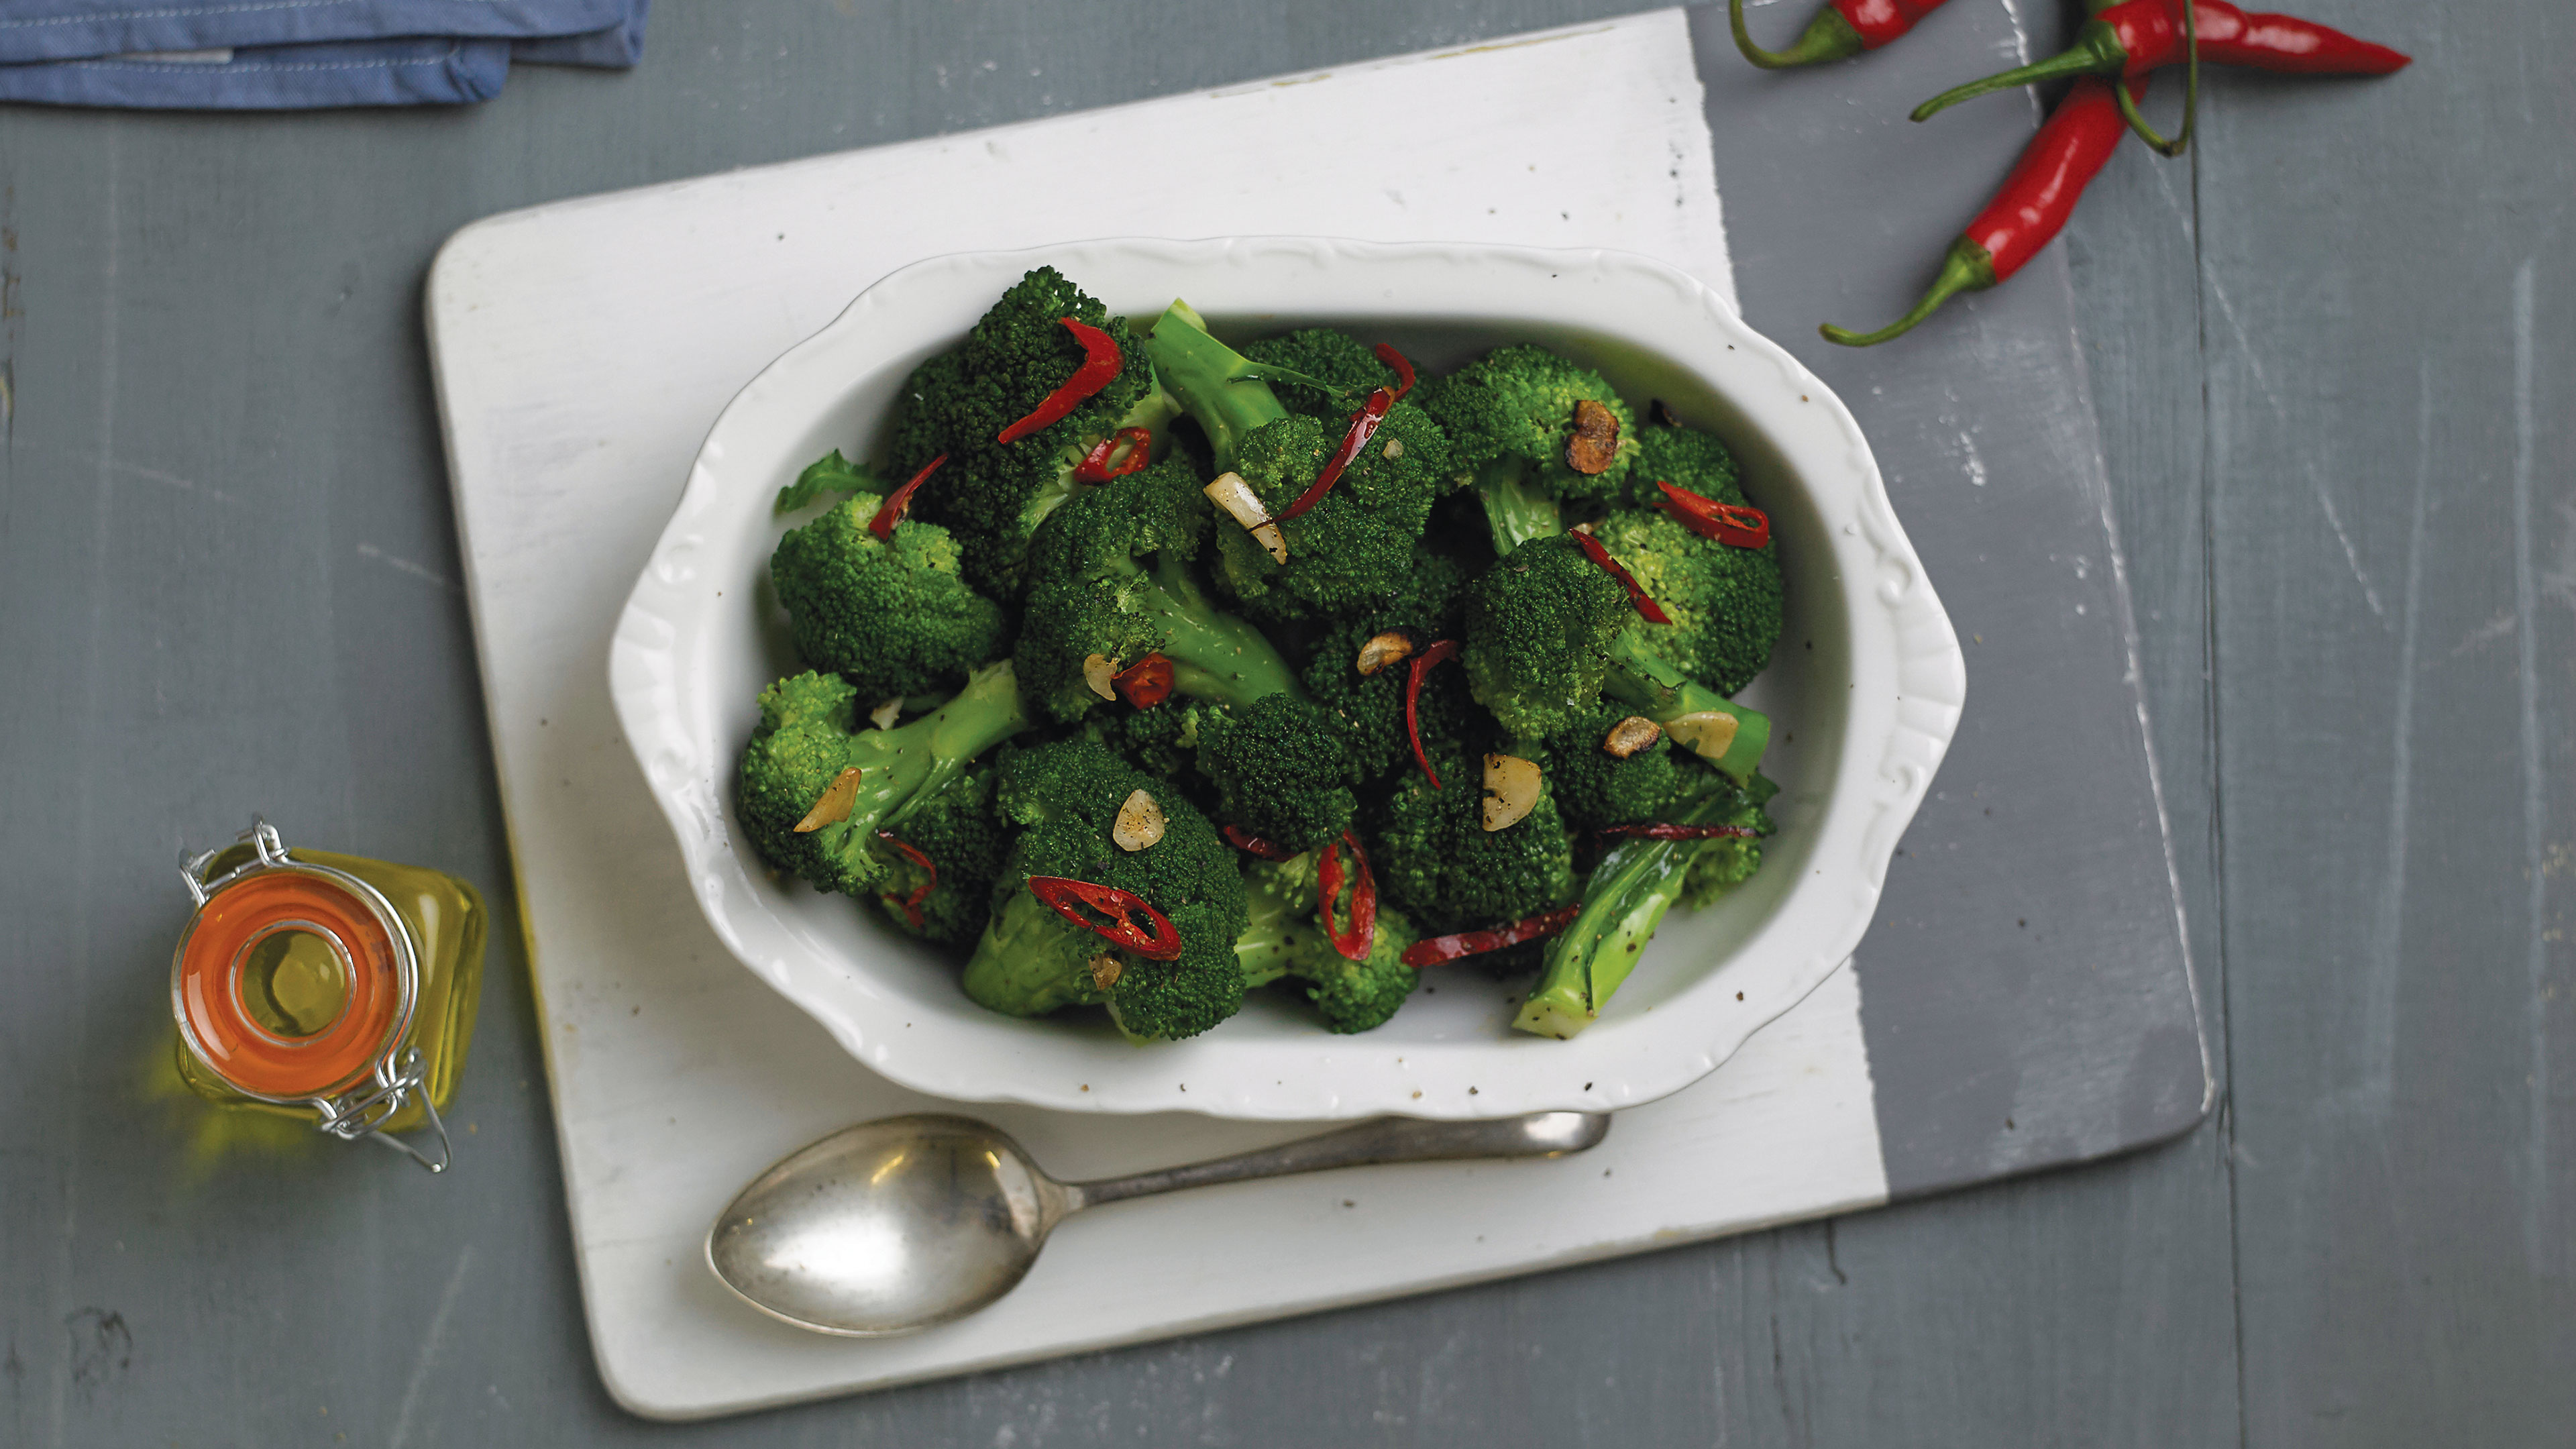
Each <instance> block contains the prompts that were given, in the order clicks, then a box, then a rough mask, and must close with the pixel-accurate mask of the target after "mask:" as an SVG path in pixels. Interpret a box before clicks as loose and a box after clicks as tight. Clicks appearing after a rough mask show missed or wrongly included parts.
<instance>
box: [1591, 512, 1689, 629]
mask: <svg viewBox="0 0 2576 1449" xmlns="http://www.w3.org/2000/svg"><path fill="white" fill-rule="evenodd" d="M1574 541H1575V543H1576V544H1577V545H1578V546H1580V547H1581V548H1582V550H1583V555H1584V557H1586V558H1588V559H1590V560H1592V561H1593V562H1594V563H1597V564H1599V565H1601V568H1602V571H1603V572H1605V573H1607V574H1609V575H1610V577H1612V578H1614V579H1617V580H1618V581H1619V587H1621V588H1623V589H1626V590H1627V591H1628V602H1629V603H1632V604H1634V605H1636V606H1637V612H1638V613H1640V614H1643V615H1645V616H1646V622H1647V623H1649V624H1669V623H1671V622H1672V621H1673V616H1672V615H1670V614H1667V613H1665V612H1664V606H1663V605H1661V604H1658V603H1656V602H1655V601H1654V600H1652V599H1650V598H1647V597H1646V591H1645V590H1644V589H1641V588H1639V587H1637V579H1636V576H1635V575H1634V574H1631V573H1629V572H1628V571H1627V570H1626V569H1624V568H1621V567H1620V566H1619V561H1618V560H1617V559H1615V558H1612V557H1611V556H1610V550H1609V549H1607V548H1604V547H1602V544H1601V540H1599V539H1597V538H1594V537H1593V536H1592V535H1591V534H1588V533H1585V532H1583V531H1582V530H1580V529H1577V530H1576V531H1575V533H1574Z"/></svg>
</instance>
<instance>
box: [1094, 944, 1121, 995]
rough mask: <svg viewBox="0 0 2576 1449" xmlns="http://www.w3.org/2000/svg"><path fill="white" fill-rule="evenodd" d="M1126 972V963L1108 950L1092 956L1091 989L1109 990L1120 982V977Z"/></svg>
mask: <svg viewBox="0 0 2576 1449" xmlns="http://www.w3.org/2000/svg"><path fill="white" fill-rule="evenodd" d="M1126 974H1127V965H1126V963H1125V962H1123V961H1120V960H1119V959H1118V958H1117V957H1115V956H1112V955H1110V954H1109V953H1108V952H1106V951H1103V952H1101V953H1100V954H1099V955H1097V956H1094V957H1092V958H1091V989H1092V990H1094V991H1106V990H1108V989H1109V988H1110V987H1112V986H1115V985H1117V984H1118V978H1119V977H1121V976H1124V975H1126Z"/></svg>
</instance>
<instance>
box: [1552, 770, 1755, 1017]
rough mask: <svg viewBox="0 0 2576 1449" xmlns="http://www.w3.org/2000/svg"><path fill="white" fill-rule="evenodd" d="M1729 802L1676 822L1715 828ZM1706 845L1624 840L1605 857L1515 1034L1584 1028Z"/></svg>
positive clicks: (1632, 964) (1697, 809)
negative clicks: (1713, 826)
mask: <svg viewBox="0 0 2576 1449" xmlns="http://www.w3.org/2000/svg"><path fill="white" fill-rule="evenodd" d="M1733 803H1734V802H1733V801H1732V800H1730V799H1729V798H1727V797H1726V795H1725V794H1724V793H1723V792H1720V793H1719V794H1717V795H1713V796H1710V797H1708V798H1706V799H1703V800H1701V801H1699V802H1698V803H1696V804H1694V805H1692V806H1691V808H1690V809H1688V810H1686V811H1684V812H1682V817H1681V819H1680V820H1679V821H1677V822H1675V823H1676V824H1682V825H1709V824H1715V823H1718V820H1719V817H1721V816H1723V815H1725V814H1726V813H1727V811H1728V810H1730V809H1731V808H1733ZM1708 846H1709V842H1708V841H1705V840H1645V839H1629V840H1622V841H1621V842H1620V843H1619V844H1618V845H1616V846H1613V847H1612V848H1611V849H1610V850H1609V852H1608V853H1606V854H1604V855H1603V856H1602V857H1601V863H1600V864H1599V865H1596V866H1594V867H1593V868H1592V879H1591V880H1589V881H1587V882H1586V883H1585V885H1584V890H1583V909H1582V910H1581V911H1580V912H1579V913H1577V914H1576V916H1575V918H1574V923H1573V924H1572V925H1569V926H1567V927H1566V928H1565V930H1564V931H1563V932H1562V933H1561V934H1559V935H1558V936H1557V937H1556V939H1555V940H1553V941H1550V942H1549V943H1548V948H1547V960H1546V964H1544V965H1543V966H1541V967H1540V968H1539V975H1538V982H1537V984H1536V985H1533V986H1532V987H1530V991H1529V995H1528V996H1527V997H1525V998H1523V1000H1522V1002H1521V1009H1520V1014H1519V1015H1518V1016H1515V1017H1514V1018H1512V1026H1513V1027H1514V1029H1516V1030H1519V1031H1526V1032H1530V1033H1532V1034H1534V1035H1537V1036H1552V1037H1555V1038H1557V1039H1558V1040H1560V1041H1562V1040H1565V1039H1567V1038H1570V1037H1572V1036H1573V1035H1574V1034H1575V1033H1577V1032H1579V1031H1581V1030H1583V1029H1584V1028H1585V1027H1587V1026H1590V1025H1591V1024H1592V1023H1593V1021H1594V1020H1595V1019H1597V1018H1598V1017H1599V1016H1600V1015H1601V1008H1602V1006H1603V1005H1604V1004H1606V1003H1607V1002H1608V1001H1609V1000H1610V996H1611V993H1613V992H1615V991H1617V990H1618V989H1619V985H1620V983H1621V982H1624V981H1626V980H1627V979H1628V973H1629V972H1630V971H1633V970H1635V969H1636V965H1637V958H1638V957H1640V956H1642V955H1644V954H1645V951H1646V943H1647V942H1648V941H1651V940H1653V939H1654V938H1655V930H1656V928H1657V927H1659V926H1661V925H1662V924H1663V922H1664V914H1665V912H1667V911H1670V910H1671V909H1672V908H1673V903H1674V902H1675V901H1678V900H1680V899H1681V896H1682V888H1683V886H1684V885H1685V884H1686V883H1687V882H1688V878H1689V875H1690V866H1691V861H1692V860H1693V859H1694V858H1695V857H1696V856H1697V855H1698V854H1699V852H1701V851H1703V850H1705V849H1707V848H1708Z"/></svg>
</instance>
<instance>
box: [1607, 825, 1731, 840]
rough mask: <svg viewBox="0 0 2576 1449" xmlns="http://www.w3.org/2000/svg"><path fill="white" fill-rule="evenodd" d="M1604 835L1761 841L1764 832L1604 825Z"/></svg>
mask: <svg viewBox="0 0 2576 1449" xmlns="http://www.w3.org/2000/svg"><path fill="white" fill-rule="evenodd" d="M1601 833H1602V834H1604V835H1629V836H1634V837H1636V838H1637V839H1640V840H1759V839H1761V838H1762V832H1761V831H1759V830H1756V829H1754V828H1753V827H1752V826H1750V825H1604V826H1602V827H1601Z"/></svg>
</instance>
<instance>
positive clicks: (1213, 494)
mask: <svg viewBox="0 0 2576 1449" xmlns="http://www.w3.org/2000/svg"><path fill="white" fill-rule="evenodd" d="M1201 491H1202V492H1204V493H1206V494H1207V496H1208V498H1209V499H1210V500H1211V501H1212V502H1214V503H1215V504H1216V506H1217V507H1219V508H1222V509H1224V510H1225V512H1226V516H1227V517H1229V518H1231V519H1233V520H1234V521H1235V522H1237V523H1239V524H1242V525H1243V529H1244V531H1245V532H1246V533H1249V534H1251V535H1252V540H1253V542H1255V543H1258V544H1260V545H1261V546H1262V548H1263V549H1265V550H1267V551H1268V552H1269V554H1270V558H1271V561H1272V562H1273V563H1283V564H1284V563H1286V562H1288V539H1287V536H1286V535H1284V534H1282V533H1281V532H1280V531H1279V525H1278V524H1276V523H1273V522H1271V521H1270V510H1269V509H1267V508H1264V507H1262V506H1261V499H1260V498H1259V496H1257V495H1256V494H1254V493H1253V491H1252V485H1251V484H1249V483H1246V482H1244V481H1243V475H1242V474H1240V473H1220V474H1218V475H1217V480H1216V481H1215V482H1213V483H1210V484H1209V485H1208V486H1207V487H1206V488H1204V489H1202V490H1201Z"/></svg>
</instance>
